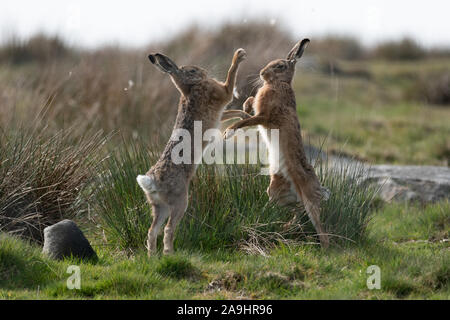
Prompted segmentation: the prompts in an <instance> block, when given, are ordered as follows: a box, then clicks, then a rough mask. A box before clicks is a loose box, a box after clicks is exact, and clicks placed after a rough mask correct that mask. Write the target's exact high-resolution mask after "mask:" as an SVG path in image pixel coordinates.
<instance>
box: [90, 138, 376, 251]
mask: <svg viewBox="0 0 450 320" xmlns="http://www.w3.org/2000/svg"><path fill="white" fill-rule="evenodd" d="M125 145H126V146H125ZM157 158H158V152H157V151H156V149H152V148H149V147H148V146H147V145H145V144H144V143H142V142H139V141H132V140H131V141H124V145H123V146H122V147H119V148H118V149H117V150H116V151H115V152H113V153H111V155H110V156H109V158H108V159H107V160H106V161H104V163H103V165H102V168H103V170H102V171H101V175H100V177H99V179H98V182H97V185H96V186H95V189H96V196H95V197H93V198H92V199H93V201H94V205H93V208H95V209H94V211H95V219H96V220H97V222H98V223H99V224H100V225H101V226H102V229H103V230H104V232H105V235H106V240H107V241H108V243H109V244H113V245H116V246H118V247H119V248H121V249H125V250H128V249H137V248H144V244H145V240H146V238H147V231H148V228H149V227H150V224H151V210H150V207H149V205H148V204H147V203H146V200H145V197H144V194H143V192H142V190H141V189H140V187H139V186H138V184H137V183H136V176H137V174H140V173H144V172H146V171H147V170H148V169H149V168H150V167H151V166H152V165H153V164H154V163H155V162H156V160H157ZM317 163H319V164H318V168H317V171H318V174H319V176H320V178H321V180H322V183H323V184H324V185H325V186H327V187H328V188H329V189H330V190H331V193H332V195H331V198H330V199H329V200H328V202H324V203H323V213H322V221H324V224H325V227H326V230H327V231H328V233H330V234H331V235H332V239H334V240H335V241H336V242H342V241H345V242H348V241H350V242H356V241H359V240H361V239H362V238H363V237H364V235H365V229H366V226H367V223H368V221H369V218H370V214H371V203H372V200H373V197H374V195H375V191H374V190H373V188H371V187H370V186H368V185H366V184H364V183H361V182H362V181H363V180H364V175H366V174H367V172H366V170H365V168H364V167H362V166H359V165H355V164H354V163H353V162H349V163H344V162H342V164H341V166H339V167H336V168H334V167H333V168H328V166H327V165H326V164H325V163H322V162H319V161H317ZM268 184H269V177H268V176H265V175H261V174H260V168H259V167H258V166H255V165H200V166H199V168H198V170H197V172H196V176H195V178H194V179H193V181H192V182H191V186H190V190H189V205H188V209H187V211H186V213H185V215H184V217H183V219H182V220H181V222H180V224H179V226H178V228H177V232H176V239H175V245H176V247H178V248H186V249H195V250H205V251H210V250H213V251H215V250H223V249H232V248H236V247H239V246H240V247H242V246H244V247H245V248H246V249H248V248H249V247H248V245H249V244H251V246H253V247H254V248H257V247H261V246H267V245H273V244H275V243H278V242H279V241H283V242H289V243H292V242H298V241H311V240H312V239H313V238H315V233H314V228H313V227H312V225H311V223H310V222H309V220H308V218H307V216H306V214H305V213H304V211H303V210H302V208H301V207H296V208H282V207H279V206H277V205H275V204H273V203H269V202H268V196H267V194H266V189H267V186H268ZM295 215H297V216H298V219H293V217H294V216H295ZM293 220H295V222H294V223H289V224H288V222H290V221H293ZM159 244H161V241H160V242H159Z"/></svg>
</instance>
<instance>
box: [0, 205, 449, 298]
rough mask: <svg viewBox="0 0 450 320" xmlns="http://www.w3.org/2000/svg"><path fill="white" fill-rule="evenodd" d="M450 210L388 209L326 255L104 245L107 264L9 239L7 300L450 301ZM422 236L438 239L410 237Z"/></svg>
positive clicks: (1, 252) (2, 287)
mask: <svg viewBox="0 0 450 320" xmlns="http://www.w3.org/2000/svg"><path fill="white" fill-rule="evenodd" d="M449 208H450V204H449V203H448V202H441V203H438V204H434V205H430V206H427V207H418V206H411V205H400V204H394V205H386V206H385V207H384V208H382V209H379V211H378V212H377V213H376V215H375V217H374V218H373V220H372V221H371V223H370V224H369V237H368V239H367V240H366V241H365V242H363V243H359V244H358V245H347V246H344V247H334V248H332V249H330V250H326V251H323V250H321V249H320V248H319V247H317V246H313V245H306V244H304V245H291V246H288V245H283V244H280V245H278V246H276V247H275V248H273V249H271V250H270V252H269V255H268V256H267V257H264V256H261V255H249V254H245V253H244V252H242V251H240V250H229V251H223V250H219V249H217V250H215V251H214V250H211V251H209V252H205V251H203V250H195V249H191V250H185V249H182V250H177V252H176V254H175V255H174V256H170V257H161V256H156V257H152V258H148V257H147V256H146V252H145V250H137V251H136V252H134V254H132V255H126V254H124V253H123V252H122V251H118V250H116V249H112V248H111V247H110V246H101V245H97V246H94V247H95V250H96V251H97V253H98V255H99V261H98V262H97V263H88V262H80V261H73V260H70V259H68V260H64V261H53V260H50V259H49V258H47V257H45V256H43V255H41V253H40V248H38V247H36V246H35V245H30V244H28V243H26V242H24V241H23V240H19V239H17V238H14V237H11V236H2V237H1V238H0V298H2V299H224V298H230V299H238V298H252V299H271V298H273V299H424V298H425V299H450V283H449V279H450V267H449V266H450V253H449V245H448V242H446V243H445V242H440V241H438V239H437V238H435V237H436V235H437V234H441V235H442V231H443V230H446V231H447V237H448V212H449ZM386 225H388V227H387V228H385V226H386ZM419 239H431V240H432V241H428V242H420V241H415V242H413V241H410V240H419ZM433 239H434V240H433ZM91 240H92V239H91ZM72 264H75V265H79V266H80V269H81V289H80V290H76V289H74V290H69V289H67V287H66V281H67V278H68V277H69V276H70V274H67V273H66V270H67V267H68V266H69V265H72ZM370 265H378V266H379V267H380V269H381V289H380V290H369V289H367V287H366V280H367V277H368V275H367V274H366V270H367V267H368V266H370ZM219 289H220V290H219Z"/></svg>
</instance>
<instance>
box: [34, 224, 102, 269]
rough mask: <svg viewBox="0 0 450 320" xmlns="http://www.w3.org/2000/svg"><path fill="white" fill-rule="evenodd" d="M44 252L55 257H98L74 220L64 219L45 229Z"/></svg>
mask: <svg viewBox="0 0 450 320" xmlns="http://www.w3.org/2000/svg"><path fill="white" fill-rule="evenodd" d="M42 252H43V253H45V254H47V255H49V256H50V257H52V258H53V259H64V258H65V257H71V256H73V257H75V258H80V259H94V260H96V259H97V254H96V253H95V251H94V249H92V247H91V245H90V244H89V241H88V240H87V239H86V237H85V236H84V234H83V232H81V230H80V229H79V228H78V226H77V225H76V224H75V222H73V221H72V220H67V219H66V220H63V221H60V222H58V223H56V224H54V225H52V226H49V227H47V228H45V229H44V248H43V249H42Z"/></svg>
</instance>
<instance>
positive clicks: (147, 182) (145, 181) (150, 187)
mask: <svg viewBox="0 0 450 320" xmlns="http://www.w3.org/2000/svg"><path fill="white" fill-rule="evenodd" d="M136 180H137V183H138V184H139V186H140V187H141V188H142V190H144V192H146V193H153V192H155V191H156V184H155V180H154V179H153V178H152V177H149V176H147V175H141V174H140V175H138V176H137V178H136Z"/></svg>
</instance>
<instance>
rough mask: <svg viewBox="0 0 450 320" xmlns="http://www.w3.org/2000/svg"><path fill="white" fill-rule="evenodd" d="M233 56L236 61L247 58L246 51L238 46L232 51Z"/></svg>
mask: <svg viewBox="0 0 450 320" xmlns="http://www.w3.org/2000/svg"><path fill="white" fill-rule="evenodd" d="M234 57H235V59H236V62H242V61H244V60H245V59H246V58H247V52H245V50H244V49H242V48H239V49H237V50H236V52H235V53H234Z"/></svg>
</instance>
